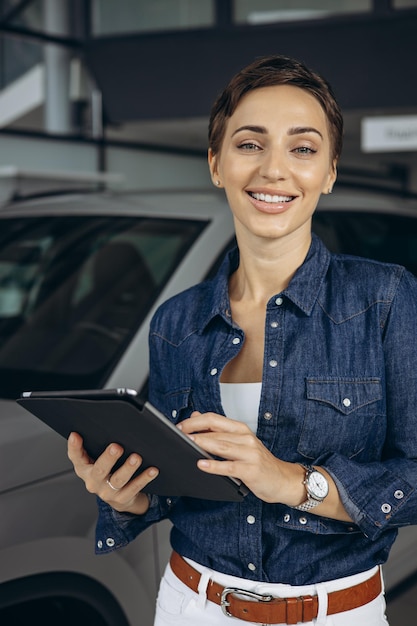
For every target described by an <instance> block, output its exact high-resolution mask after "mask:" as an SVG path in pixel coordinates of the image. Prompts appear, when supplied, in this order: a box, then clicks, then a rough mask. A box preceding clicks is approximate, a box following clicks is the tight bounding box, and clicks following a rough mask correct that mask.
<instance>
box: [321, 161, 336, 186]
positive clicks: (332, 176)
mask: <svg viewBox="0 0 417 626" xmlns="http://www.w3.org/2000/svg"><path fill="white" fill-rule="evenodd" d="M336 178H337V161H336V160H335V161H333V163H332V165H331V170H330V172H329V176H328V179H327V184H326V188H325V189H324V190H323V193H332V191H333V185H334V184H335V182H336Z"/></svg>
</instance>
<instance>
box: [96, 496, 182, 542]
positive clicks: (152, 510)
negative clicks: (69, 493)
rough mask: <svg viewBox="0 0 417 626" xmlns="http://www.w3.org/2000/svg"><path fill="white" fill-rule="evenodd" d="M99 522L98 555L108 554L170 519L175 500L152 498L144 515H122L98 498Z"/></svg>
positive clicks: (97, 527) (97, 533) (97, 535)
mask: <svg viewBox="0 0 417 626" xmlns="http://www.w3.org/2000/svg"><path fill="white" fill-rule="evenodd" d="M97 503H98V512H99V515H98V520H97V526H96V545H95V551H96V554H107V553H108V552H112V551H113V550H116V549H118V548H122V547H123V546H126V545H127V544H128V543H130V542H131V541H133V539H136V537H137V536H138V535H139V534H140V533H141V532H143V531H144V530H146V528H148V527H149V526H151V525H152V524H154V523H155V522H159V521H160V520H162V519H165V518H166V517H168V515H169V512H170V510H171V508H172V507H173V506H174V503H175V500H174V499H171V498H160V497H158V496H155V495H154V496H152V497H151V498H150V506H149V509H148V511H147V512H146V513H145V514H144V515H133V514H131V513H120V512H118V511H116V510H115V509H113V508H112V507H111V506H110V505H108V504H107V503H106V502H104V501H103V500H101V499H100V498H97Z"/></svg>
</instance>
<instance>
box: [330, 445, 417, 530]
mask: <svg viewBox="0 0 417 626" xmlns="http://www.w3.org/2000/svg"><path fill="white" fill-rule="evenodd" d="M392 465H393V466H394V467H393V469H391V466H392ZM323 467H324V468H325V469H326V470H327V471H328V472H329V474H331V476H332V478H333V479H334V481H335V483H336V486H337V489H338V491H339V494H340V498H341V500H342V503H343V505H344V507H345V509H346V511H347V513H348V514H349V515H350V517H351V518H352V520H353V521H354V522H355V524H356V525H357V526H358V527H359V528H360V529H361V531H362V532H363V533H364V535H366V536H367V537H368V538H369V539H370V540H372V541H374V540H376V539H378V538H379V536H380V535H381V533H383V532H384V531H385V530H387V529H388V528H390V529H391V528H393V527H396V528H399V527H401V526H405V525H408V524H410V523H413V520H415V521H417V493H416V489H415V485H416V484H417V464H416V463H414V462H412V461H404V462H402V463H400V462H399V461H392V462H391V463H390V462H388V463H386V464H384V463H372V464H361V463H355V462H352V461H349V460H348V459H346V458H344V457H343V456H340V455H332V456H331V457H330V458H329V459H327V460H326V461H325V462H324V463H323ZM401 469H402V470H403V473H401ZM394 470H396V471H394ZM397 472H398V473H397ZM400 474H401V475H400ZM402 476H407V477H411V476H413V477H414V483H412V484H410V482H408V480H406V479H405V478H403V477H402Z"/></svg>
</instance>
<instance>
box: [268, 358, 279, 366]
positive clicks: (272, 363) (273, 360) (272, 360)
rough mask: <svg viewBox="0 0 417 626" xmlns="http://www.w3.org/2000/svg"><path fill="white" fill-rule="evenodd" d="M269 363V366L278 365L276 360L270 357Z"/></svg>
mask: <svg viewBox="0 0 417 626" xmlns="http://www.w3.org/2000/svg"><path fill="white" fill-rule="evenodd" d="M269 365H270V367H276V366H277V365H278V361H276V360H275V359H271V360H270V361H269Z"/></svg>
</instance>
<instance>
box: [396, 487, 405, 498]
mask: <svg viewBox="0 0 417 626" xmlns="http://www.w3.org/2000/svg"><path fill="white" fill-rule="evenodd" d="M394 498H396V499H397V500H401V498H404V491H401V489H397V491H394Z"/></svg>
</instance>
